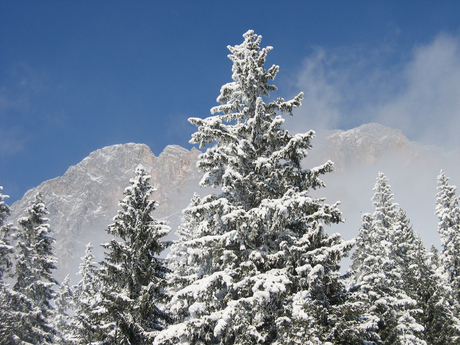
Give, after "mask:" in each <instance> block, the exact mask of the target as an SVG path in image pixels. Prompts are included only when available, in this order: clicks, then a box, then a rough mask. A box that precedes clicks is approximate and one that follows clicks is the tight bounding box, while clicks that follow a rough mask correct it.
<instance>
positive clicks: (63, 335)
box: [54, 275, 74, 344]
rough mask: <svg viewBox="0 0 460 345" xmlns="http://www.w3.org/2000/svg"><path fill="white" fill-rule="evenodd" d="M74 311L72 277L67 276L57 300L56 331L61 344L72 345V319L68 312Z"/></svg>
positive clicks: (60, 286) (61, 285) (59, 290)
mask: <svg viewBox="0 0 460 345" xmlns="http://www.w3.org/2000/svg"><path fill="white" fill-rule="evenodd" d="M73 309H74V296H73V291H72V289H71V288H70V276H69V275H67V276H66V277H65V279H64V281H63V282H62V283H61V284H60V285H59V289H58V292H57V296H56V299H55V317H54V324H55V326H54V327H55V329H56V330H57V331H58V332H59V334H60V339H59V341H58V343H59V344H72V343H73V342H72V338H73V336H72V330H71V317H70V316H69V313H68V311H72V310H73Z"/></svg>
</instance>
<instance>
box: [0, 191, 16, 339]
mask: <svg viewBox="0 0 460 345" xmlns="http://www.w3.org/2000/svg"><path fill="white" fill-rule="evenodd" d="M2 190H3V187H1V186H0V305H1V308H0V344H7V343H8V342H9V341H10V340H11V337H12V333H11V328H10V325H11V322H12V317H13V316H12V313H11V310H10V308H9V304H10V296H11V291H10V289H9V287H8V286H7V285H6V284H5V281H4V277H5V275H6V274H8V273H9V272H10V269H11V267H12V260H11V256H12V254H13V252H14V248H13V246H12V245H11V233H12V231H13V225H12V224H11V223H9V224H6V220H7V218H8V216H9V215H10V213H11V211H10V208H9V206H8V205H7V204H5V201H4V200H5V199H6V198H8V195H4V194H3V193H2Z"/></svg>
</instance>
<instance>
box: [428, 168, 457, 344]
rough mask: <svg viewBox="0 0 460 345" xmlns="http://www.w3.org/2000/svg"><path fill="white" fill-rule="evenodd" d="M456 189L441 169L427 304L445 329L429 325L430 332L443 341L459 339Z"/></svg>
mask: <svg viewBox="0 0 460 345" xmlns="http://www.w3.org/2000/svg"><path fill="white" fill-rule="evenodd" d="M456 189H457V188H456V187H455V186H451V185H449V178H448V177H447V176H446V175H445V173H444V171H442V170H441V172H440V174H439V176H438V193H437V195H436V209H435V214H436V215H437V216H438V219H439V222H438V233H439V235H440V237H441V245H442V251H441V254H440V255H439V259H438V264H439V267H438V273H439V283H438V284H437V286H436V287H437V290H436V293H435V296H436V297H437V298H436V299H435V300H434V301H432V303H431V305H432V309H433V310H434V311H433V315H434V317H435V318H436V319H437V320H434V322H433V323H434V324H435V325H436V324H437V325H439V324H442V323H444V325H443V329H444V330H445V331H444V332H443V334H439V333H436V331H435V328H433V329H432V332H431V334H432V336H433V338H434V339H437V340H438V343H441V342H442V341H444V342H445V343H452V344H456V343H458V341H459V340H460V320H459V318H458V315H459V313H460V276H459V274H460V207H459V201H458V197H456ZM435 302H436V303H435ZM436 321H437V322H436ZM435 322H436V323H435Z"/></svg>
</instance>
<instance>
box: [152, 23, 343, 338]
mask: <svg viewBox="0 0 460 345" xmlns="http://www.w3.org/2000/svg"><path fill="white" fill-rule="evenodd" d="M243 37H244V42H243V43H242V44H241V45H237V46H234V47H233V46H229V47H228V49H229V50H230V52H231V54H230V55H229V58H230V59H231V60H232V62H233V68H232V71H233V75H232V79H233V82H231V83H228V84H226V85H224V86H223V87H222V88H221V94H220V96H219V97H218V98H217V101H218V102H219V103H221V105H219V106H216V107H214V108H212V109H211V113H212V114H213V116H211V117H208V118H206V119H199V118H191V119H189V121H190V122H191V123H192V124H195V125H196V126H197V127H198V131H197V132H196V133H194V134H193V136H192V140H191V143H193V144H199V145H200V148H205V147H207V146H210V147H208V148H207V150H206V152H205V153H203V154H202V155H201V156H200V157H199V161H198V167H199V168H200V169H201V170H202V171H203V172H204V176H203V178H202V180H201V185H202V186H206V187H216V188H220V191H218V192H217V193H216V194H210V195H207V196H205V197H203V198H202V199H200V200H195V201H194V202H192V204H191V205H190V206H189V207H188V208H187V209H186V210H185V211H184V216H185V217H186V221H185V223H184V224H183V227H189V226H193V229H189V231H186V232H183V233H185V234H186V236H181V238H180V239H179V241H178V243H176V244H175V246H174V247H180V248H181V253H182V255H183V257H182V258H179V259H178V258H177V255H176V254H177V253H178V251H175V248H173V252H174V253H175V257H174V259H178V260H179V261H178V262H176V263H175V265H189V266H191V267H192V268H191V269H189V270H187V269H184V270H182V269H181V268H179V269H177V267H176V269H177V270H176V272H179V273H180V272H184V271H185V272H187V273H186V274H189V273H191V276H190V278H192V279H191V281H190V283H189V285H188V286H185V287H183V288H181V289H180V290H179V291H176V292H175V294H174V297H173V299H172V302H171V303H170V305H169V309H170V310H171V312H173V313H174V315H175V316H176V318H177V319H178V323H177V324H176V325H173V326H171V327H169V328H168V329H167V330H165V331H163V332H161V333H160V334H159V335H158V337H157V338H156V339H155V344H171V343H178V342H181V341H184V342H187V343H193V344H272V343H279V344H290V343H302V344H308V343H311V342H313V341H315V339H317V340H318V341H323V340H327V339H329V338H331V337H333V335H331V333H330V330H331V329H332V328H333V322H334V317H332V316H331V315H330V312H332V311H333V308H332V306H334V305H335V304H337V303H339V301H340V293H341V292H342V290H343V286H342V284H341V283H340V281H339V279H338V269H339V262H340V260H341V258H342V257H343V256H344V255H345V254H346V253H347V252H348V250H349V249H350V247H351V245H352V244H351V243H346V242H344V241H343V240H342V239H341V237H340V235H338V234H334V235H328V234H327V233H326V231H325V228H324V226H325V225H326V224H327V225H329V224H331V223H338V222H340V221H341V212H340V211H339V209H338V207H337V204H334V205H327V204H324V203H323V202H324V199H323V198H313V197H311V196H310V194H309V192H310V191H311V189H316V188H320V187H324V184H323V182H322V181H321V180H320V179H319V176H320V175H322V174H325V173H328V172H330V171H332V165H333V164H332V162H330V161H329V162H327V163H325V164H324V165H322V166H319V167H315V168H312V169H306V170H304V169H302V166H301V162H302V160H303V158H305V157H306V156H307V152H308V150H309V149H311V140H312V139H313V137H314V135H315V133H314V132H313V131H309V132H308V133H303V134H295V135H292V134H290V133H289V132H288V131H286V130H283V129H282V125H283V123H284V119H283V117H282V116H281V114H283V113H284V114H292V110H293V109H294V108H296V107H298V106H300V104H301V100H302V97H303V95H302V94H299V95H298V96H296V97H295V98H294V99H292V100H290V101H284V100H283V99H282V98H278V99H277V100H275V101H272V102H270V103H265V102H264V101H263V99H262V97H269V96H270V92H272V91H275V90H276V87H275V86H274V85H271V84H269V82H270V81H271V80H273V79H274V78H275V76H276V74H277V73H278V69H279V68H278V66H272V67H270V68H269V69H268V70H266V69H265V67H264V64H265V60H266V56H267V54H268V52H269V51H270V50H271V49H272V48H271V47H266V48H260V42H261V36H258V35H255V34H254V32H253V31H248V32H246V33H245V34H244V35H243ZM218 113H220V114H218ZM190 234H192V235H190Z"/></svg>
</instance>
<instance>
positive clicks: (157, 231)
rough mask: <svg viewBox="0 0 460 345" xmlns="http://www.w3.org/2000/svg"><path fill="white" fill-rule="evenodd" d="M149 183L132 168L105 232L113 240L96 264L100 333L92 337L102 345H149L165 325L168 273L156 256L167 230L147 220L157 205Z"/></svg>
mask: <svg viewBox="0 0 460 345" xmlns="http://www.w3.org/2000/svg"><path fill="white" fill-rule="evenodd" d="M149 180H150V176H149V175H147V173H146V172H145V170H144V168H143V167H141V166H139V167H137V168H136V172H135V176H134V178H133V179H131V181H130V184H131V185H130V186H129V187H127V188H126V189H125V191H124V195H125V198H124V199H123V200H121V201H120V202H119V205H120V207H121V210H120V211H118V214H117V215H116V216H115V218H114V223H113V224H111V225H110V226H109V227H108V229H107V232H108V233H109V234H111V235H114V236H116V239H113V240H112V241H110V242H109V243H107V244H104V245H103V247H104V248H105V249H106V250H107V251H106V252H105V260H104V261H102V262H101V265H102V268H101V275H100V278H101V283H102V287H101V288H102V291H101V292H102V301H101V304H100V307H101V313H100V314H99V315H98V316H99V317H100V322H101V324H102V327H101V328H99V329H98V330H97V332H96V334H95V337H96V341H101V342H103V343H104V344H151V343H152V341H153V339H154V337H155V335H156V333H157V332H158V331H160V330H162V329H163V328H164V327H165V325H166V323H168V322H169V320H170V318H169V316H168V315H167V314H166V313H165V312H164V311H163V310H161V309H160V304H162V303H164V302H165V301H164V298H165V293H164V288H165V283H166V280H165V275H166V273H167V272H168V269H167V268H166V266H165V264H164V262H163V259H160V258H158V257H156V256H155V255H159V254H160V253H161V252H162V251H163V250H164V249H165V248H166V247H167V246H168V245H169V242H161V238H162V237H164V236H165V235H166V234H167V233H168V232H169V231H170V228H169V227H168V226H167V225H165V224H164V222H162V221H157V220H155V219H153V218H152V216H151V213H152V211H154V210H155V206H156V202H155V201H153V200H151V199H150V195H151V193H152V192H153V191H154V188H153V186H151V185H150V183H149ZM119 239H121V240H119Z"/></svg>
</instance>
